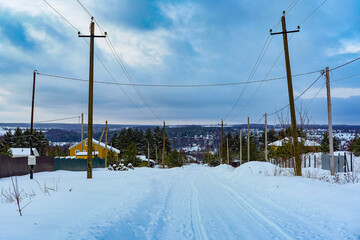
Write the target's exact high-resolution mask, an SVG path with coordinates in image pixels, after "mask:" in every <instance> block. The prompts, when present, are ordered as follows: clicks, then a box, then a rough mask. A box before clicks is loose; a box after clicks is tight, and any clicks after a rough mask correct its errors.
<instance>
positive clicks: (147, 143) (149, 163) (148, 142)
mask: <svg viewBox="0 0 360 240" xmlns="http://www.w3.org/2000/svg"><path fill="white" fill-rule="evenodd" d="M147 144H148V167H150V143H149V141H148V142H147Z"/></svg>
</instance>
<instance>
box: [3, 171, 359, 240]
mask: <svg viewBox="0 0 360 240" xmlns="http://www.w3.org/2000/svg"><path fill="white" fill-rule="evenodd" d="M246 170H247V169H245V170H244V169H243V170H241V169H238V170H235V171H234V169H233V168H230V167H227V166H220V167H217V168H209V167H202V166H198V165H192V166H188V167H185V168H176V169H170V170H161V169H146V168H145V169H136V170H135V171H129V172H108V171H103V170H101V171H95V172H94V179H93V180H91V181H89V180H86V179H83V178H84V174H83V173H71V172H65V171H61V172H56V173H57V174H58V175H59V174H60V175H61V182H60V183H61V184H60V185H61V189H63V190H66V191H59V192H55V193H53V194H52V195H51V196H40V195H39V196H36V197H35V199H34V200H33V202H32V203H31V204H30V205H29V206H28V207H27V208H26V209H24V216H23V217H21V218H20V217H18V216H16V212H15V211H14V210H13V209H12V210H13V211H9V209H8V208H7V209H5V207H4V206H5V205H7V206H10V205H9V204H4V203H3V204H1V205H0V211H2V210H6V211H5V214H6V217H7V218H6V219H7V220H8V221H6V220H4V218H2V219H1V220H0V223H1V225H0V226H3V228H1V227H0V239H23V237H25V236H27V237H26V238H27V239H360V238H359V237H360V234H359V233H360V227H358V226H357V223H353V221H356V220H357V222H359V220H360V217H359V212H358V213H351V212H349V210H353V211H354V210H355V211H357V210H359V207H358V203H359V200H360V197H359V193H360V192H359V190H357V192H356V191H355V192H354V191H353V189H359V187H360V185H359V184H353V185H352V186H350V188H351V191H349V193H350V196H349V199H347V200H345V202H343V203H344V204H345V205H343V204H341V205H339V204H338V203H337V202H336V200H334V201H328V200H327V198H328V197H329V196H333V194H341V193H344V192H348V190H349V189H348V188H349V187H347V186H339V185H336V186H334V185H329V184H325V183H322V182H315V183H313V182H314V181H313V180H309V179H300V180H299V179H296V178H284V177H269V176H255V175H254V176H250V175H248V174H247V173H248V171H246ZM250 170H251V169H250ZM241 171H242V172H241ZM251 171H253V170H251ZM54 174H55V173H41V174H38V177H39V178H40V179H41V180H43V179H51V178H50V176H51V177H53V175H54ZM55 175H56V174H55ZM41 180H39V182H41ZM7 181H8V180H7ZM5 183H6V180H0V187H1V186H4V185H5ZM19 183H20V185H21V184H22V185H26V183H28V180H27V179H26V178H25V177H19ZM312 183H313V184H312ZM31 186H32V185H31V184H30V185H28V186H26V188H25V189H30V188H31ZM85 186H86V188H85ZM70 187H73V190H72V192H71V193H69V191H67V189H69V188H70ZM305 188H306V189H305ZM324 188H325V189H324ZM31 189H32V188H31ZM299 190H300V191H301V192H303V193H300V192H299ZM324 203H327V204H328V205H327V206H324ZM11 206H13V205H11ZM56 206H57V207H56ZM331 207H337V208H340V209H338V211H335V212H332V213H330V211H329V210H330V209H331ZM59 208H60V209H59ZM39 211H40V213H39ZM33 221H36V226H34V222H33ZM15 223H20V224H23V226H24V228H25V230H26V231H27V232H28V233H30V234H29V235H28V234H26V233H24V234H22V233H21V232H19V231H13V232H11V229H14V228H15V227H16V226H13V225H14V224H15ZM54 224H56V225H57V226H58V227H57V228H54ZM16 225H18V224H16ZM1 236H6V237H5V238H1ZM29 236H30V238H29ZM31 237H34V238H31Z"/></svg>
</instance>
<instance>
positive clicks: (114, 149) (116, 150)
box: [69, 138, 120, 154]
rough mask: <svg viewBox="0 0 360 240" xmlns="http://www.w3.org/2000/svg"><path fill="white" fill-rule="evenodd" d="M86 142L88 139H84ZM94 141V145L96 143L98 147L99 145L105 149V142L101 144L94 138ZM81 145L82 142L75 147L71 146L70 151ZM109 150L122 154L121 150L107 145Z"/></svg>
mask: <svg viewBox="0 0 360 240" xmlns="http://www.w3.org/2000/svg"><path fill="white" fill-rule="evenodd" d="M84 141H87V138H86V139H84V140H83V142H84ZM92 141H93V143H95V144H96V145H99V146H101V147H103V148H105V143H103V142H100V143H99V141H97V140H95V139H94V138H93V139H92ZM80 143H81V142H77V143H75V144H74V145H72V146H70V147H69V149H72V148H73V147H75V146H77V145H79V144H80ZM107 149H108V150H111V151H113V152H115V153H117V154H119V153H120V150H119V149H117V148H114V147H111V146H110V145H107Z"/></svg>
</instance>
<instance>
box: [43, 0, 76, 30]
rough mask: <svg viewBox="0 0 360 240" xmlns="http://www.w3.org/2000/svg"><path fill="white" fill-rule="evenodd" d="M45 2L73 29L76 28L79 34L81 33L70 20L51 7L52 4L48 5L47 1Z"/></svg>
mask: <svg viewBox="0 0 360 240" xmlns="http://www.w3.org/2000/svg"><path fill="white" fill-rule="evenodd" d="M44 2H45V3H46V4H47V5H48V6H49V7H50V8H51V9H52V10H54V11H55V12H56V13H57V14H58V15H59V16H60V17H61V18H62V19H64V20H65V22H67V23H68V24H69V25H70V26H71V27H72V28H74V29H75V30H76V31H77V32H80V31H79V29H77V28H76V27H75V26H74V25H73V24H72V23H71V22H70V21H69V20H67V19H66V18H65V17H64V16H63V15H62V14H61V13H60V12H59V11H57V10H56V9H55V8H54V7H53V6H51V4H50V3H48V2H47V1H46V0H44Z"/></svg>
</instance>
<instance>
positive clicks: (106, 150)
mask: <svg viewBox="0 0 360 240" xmlns="http://www.w3.org/2000/svg"><path fill="white" fill-rule="evenodd" d="M107 131H108V130H107V120H106V121H105V167H107V153H108V149H107ZM99 144H100V143H99Z"/></svg>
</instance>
